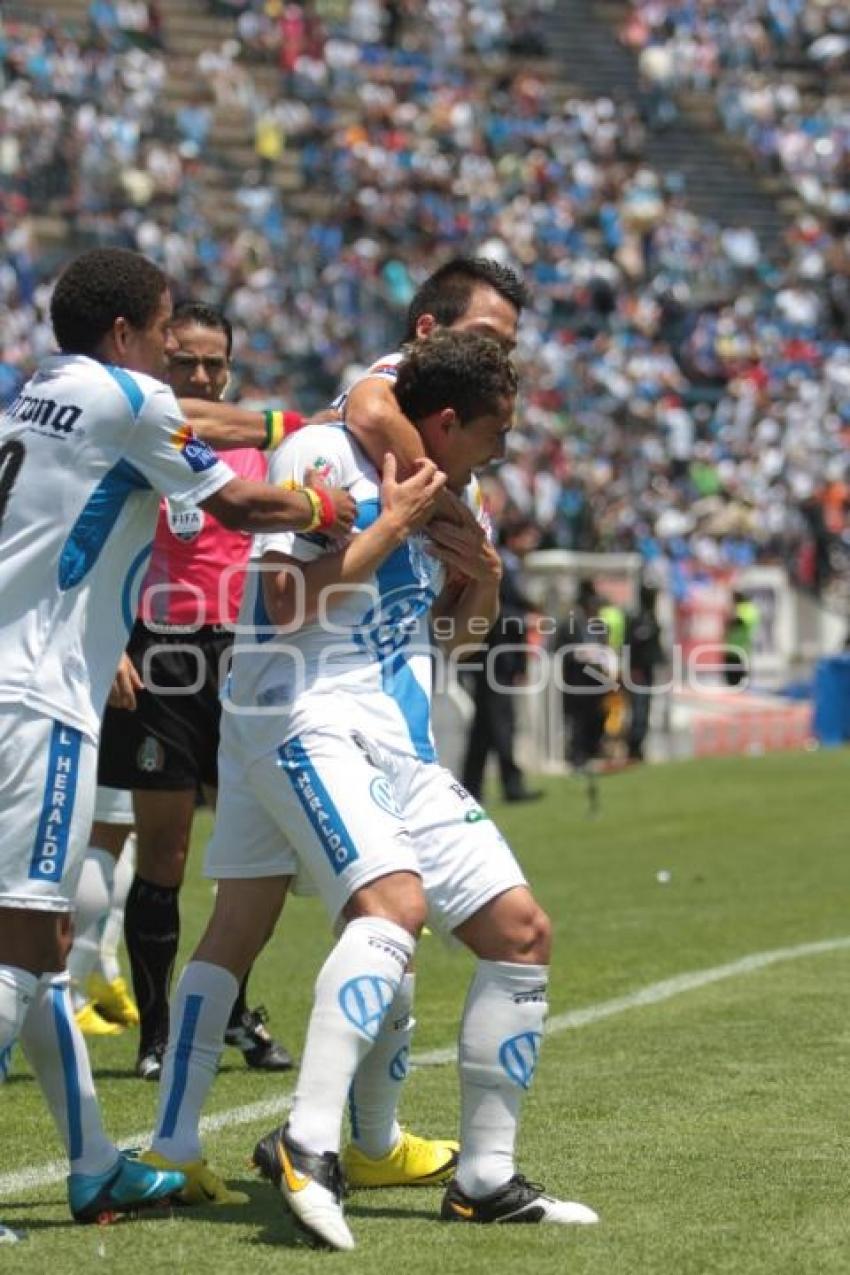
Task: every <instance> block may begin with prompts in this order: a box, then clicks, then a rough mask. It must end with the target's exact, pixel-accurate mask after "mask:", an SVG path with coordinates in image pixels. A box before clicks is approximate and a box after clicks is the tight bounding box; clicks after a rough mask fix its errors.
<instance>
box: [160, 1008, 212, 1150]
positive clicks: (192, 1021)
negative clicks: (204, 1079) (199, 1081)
mask: <svg viewBox="0 0 850 1275" xmlns="http://www.w3.org/2000/svg"><path fill="white" fill-rule="evenodd" d="M203 1003H204V998H203V996H198V995H194V996H187V997H186V1002H185V1004H184V1006H183V1021H182V1022H181V1024H180V1034H179V1035H178V1037H177V1046H176V1048H175V1050H174V1067H173V1070H172V1073H171V1090H170V1092H169V1095H168V1104H167V1106H166V1108H165V1115H164V1116H163V1117H162V1124H161V1125H160V1127H159V1130H158V1131H157V1137H158V1138H173V1137H174V1130H175V1128H176V1126H177V1117H178V1116H179V1115H180V1108H181V1107H182V1105H183V1098H184V1096H185V1094H186V1086H187V1084H188V1083H189V1059H190V1057H191V1056H192V1046H193V1045H194V1043H195V1032H196V1031H197V1030H198V1019H199V1017H200V1014H201V1006H202V1005H203Z"/></svg>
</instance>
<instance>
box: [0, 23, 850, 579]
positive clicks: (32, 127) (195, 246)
mask: <svg viewBox="0 0 850 1275" xmlns="http://www.w3.org/2000/svg"><path fill="white" fill-rule="evenodd" d="M726 7H728V6H726ZM590 8H591V6H590V5H588V4H586V3H584V4H582V3H579V0H569V3H567V4H563V5H561V4H559V5H549V4H546V3H543V2H542V0H541V2H538V3H529V4H528V5H525V6H522V14H521V17H517V16H516V9H517V6H508V5H500V4H487V5H484V4H469V5H451V4H440V3H437V2H436V0H433V2H432V3H429V4H425V5H416V6H410V5H406V4H404V3H396V4H389V5H381V4H378V3H376V2H374V0H357V3H353V4H350V5H349V4H342V3H339V2H338V0H318V2H317V3H315V4H313V5H306V4H305V5H303V6H302V5H297V4H287V5H283V4H280V3H277V2H276V0H264V2H262V0H257V2H253V0H248V2H244V0H233V2H230V0H210V2H209V4H208V5H207V6H206V7H204V6H202V5H199V4H195V3H191V2H190V0H172V2H171V3H169V5H168V6H161V5H156V4H147V5H145V4H134V3H130V4H120V3H117V2H113V0H94V3H91V4H88V3H86V0H56V2H54V3H53V4H52V6H51V11H52V13H53V15H54V16H53V18H52V19H51V20H49V21H47V22H41V23H39V24H38V25H35V24H34V23H33V21H32V17H31V14H30V15H29V16H28V14H27V10H26V8H25V7H16V6H13V5H4V6H3V8H2V33H1V34H0V67H2V87H0V107H2V110H3V115H4V126H3V130H2V135H0V209H2V214H0V215H2V222H3V229H4V232H5V236H4V238H5V245H4V254H3V259H2V263H1V264H0V297H2V300H3V301H4V303H5V308H4V313H3V316H2V317H0V392H2V393H3V394H4V396H5V395H8V394H10V393H11V392H12V390H13V389H14V386H15V384H16V382H17V380H18V379H19V378H20V376H21V375H22V373H23V372H24V371H25V370H26V369H27V368H28V367H29V366H31V365H32V363H33V362H34V361H35V360H36V359H37V358H38V357H39V356H40V355H41V354H43V353H44V351H45V348H46V346H47V344H49V335H48V328H47V324H46V321H45V313H46V310H45V307H46V301H47V296H48V288H49V283H50V278H51V276H52V273H53V271H54V269H55V266H56V263H57V261H58V260H59V258H60V257H61V256H62V254H63V253H66V252H67V251H68V250H69V249H70V248H71V247H79V246H85V245H87V244H90V243H92V242H107V243H118V244H123V245H127V246H131V247H136V248H138V249H140V250H142V251H144V252H146V253H148V254H149V255H150V256H152V257H153V258H154V259H156V260H157V261H159V262H161V263H162V264H164V265H165V266H166V267H167V269H168V270H169V272H170V273H171V274H172V276H173V277H174V278H175V279H176V280H177V282H178V285H179V287H180V289H181V290H184V291H185V292H186V293H190V294H191V295H192V296H194V297H199V298H205V299H208V300H211V301H213V302H216V303H222V302H223V303H224V305H225V306H226V308H227V310H228V312H229V313H230V315H231V317H232V318H233V320H234V325H235V328H236V353H237V362H236V367H237V370H238V377H237V384H236V389H237V391H238V393H239V394H240V395H241V396H242V397H243V398H245V399H247V400H251V401H271V400H279V399H285V400H288V401H292V400H295V401H297V402H298V403H299V404H300V405H302V406H305V407H308V408H309V407H316V406H319V405H321V404H323V403H324V402H326V401H327V399H328V397H329V396H330V394H331V392H332V390H333V389H334V388H335V386H336V385H337V384H338V382H339V381H340V380H341V379H345V378H347V377H350V376H352V375H353V374H355V373H356V371H357V370H358V369H359V368H361V367H362V366H363V365H364V364H366V363H367V362H368V361H369V358H370V356H371V354H373V353H374V351H376V350H381V349H385V348H391V347H392V345H393V344H394V341H395V339H396V334H397V331H398V328H399V327H400V324H401V318H402V315H403V312H404V307H405V304H406V302H407V300H408V299H409V297H410V295H411V293H412V290H413V288H414V287H415V285H416V283H417V282H418V281H419V280H420V279H421V278H422V277H423V275H424V274H425V273H427V271H428V270H429V269H430V268H431V266H432V264H433V260H434V257H435V255H438V254H440V253H448V252H451V251H478V252H482V253H487V254H491V255H494V256H498V257H502V258H504V259H506V260H510V261H512V262H514V263H516V264H518V265H519V266H520V267H521V268H522V270H523V272H524V273H525V275H526V277H527V278H528V281H529V283H530V285H531V287H532V289H533V292H534V296H535V303H536V304H535V307H534V313H533V314H532V315H531V316H530V317H529V320H528V322H527V323H526V324H525V328H524V334H523V337H522V345H521V350H520V355H521V358H522V361H523V368H524V371H525V377H524V380H525V385H526V393H525V402H524V406H523V417H522V421H521V426H520V428H519V429H518V430H517V431H516V434H515V438H514V440H513V441H512V444H511V448H510V456H509V460H508V463H507V464H506V465H505V466H504V467H503V468H502V470H501V471H500V473H499V476H498V477H497V478H495V479H493V480H492V481H491V482H490V497H491V501H492V503H493V507H494V510H495V512H496V514H497V516H498V515H499V514H500V513H501V512H504V511H505V510H507V509H511V508H513V509H517V510H519V511H520V512H522V513H526V514H529V513H530V514H531V515H532V516H533V517H534V518H535V520H536V521H537V522H538V524H539V526H540V528H541V533H542V539H541V544H542V546H543V547H547V546H552V547H558V548H564V549H574V550H605V551H632V550H637V551H638V552H640V553H641V554H642V555H643V557H644V559H645V560H646V561H647V562H649V563H651V564H652V566H653V571H654V573H655V575H656V577H657V578H658V579H659V580H661V582H662V583H667V584H669V585H670V587H671V588H672V589H673V590H674V592H675V591H676V590H679V591H681V590H684V589H685V588H686V587H687V582H688V579H689V578H690V577H691V576H693V574H694V573H695V572H696V573H699V572H714V571H729V570H733V569H739V568H741V567H746V566H748V565H749V564H752V563H756V562H779V563H782V564H784V565H786V566H787V567H788V569H789V570H790V572H791V573H792V575H793V576H794V577H795V578H796V579H797V580H798V581H799V582H800V583H802V584H804V585H806V586H807V587H809V588H811V589H812V590H814V591H818V590H822V589H823V588H824V587H825V586H826V585H827V584H828V583H829V581H830V580H831V579H832V578H833V576H834V575H835V572H836V570H837V569H840V568H841V567H842V566H843V562H844V558H845V557H846V553H847V541H846V507H847V487H846V484H845V469H846V463H845V459H844V454H845V448H846V445H847V442H848V437H849V436H850V435H848V430H850V351H848V346H847V344H846V337H845V333H844V327H845V318H846V314H845V310H844V309H843V307H842V299H841V287H840V285H841V284H842V283H843V285H844V286H845V290H846V285H847V282H848V280H850V256H848V255H847V253H846V251H845V246H844V240H843V239H842V237H841V236H840V234H839V233H838V231H837V230H836V229H835V218H834V217H833V219H832V223H830V224H829V225H828V224H827V220H828V219H827V218H826V217H825V216H821V215H815V214H813V213H811V212H810V213H806V214H805V215H801V216H798V217H797V218H796V220H794V219H792V220H791V221H790V222H787V223H786V222H785V221H784V220H783V219H784V217H785V214H786V213H788V212H789V211H791V209H790V206H788V205H787V203H786V202H785V200H784V199H783V198H780V194H781V192H778V188H776V187H775V186H771V184H770V182H769V181H768V182H767V184H766V185H765V184H764V183H762V184H759V181H760V179H761V176H764V174H760V172H759V165H758V164H755V165H754V166H753V167H752V171H751V173H750V175H749V176H747V175H746V173H745V171H744V169H743V168H742V167H741V163H740V158H739V157H736V156H735V155H733V154H732V152H731V151H728V150H726V149H724V148H723V147H722V146H721V145H719V144H713V143H712V140H711V138H710V136H709V132H708V131H707V129H706V127H705V121H704V120H703V123H702V124H700V122H699V120H696V121H695V122H694V123H693V127H692V126H691V116H690V115H688V113H687V112H688V110H689V109H690V108H689V106H688V103H687V102H685V103H684V104H682V103H676V104H675V111H676V113H677V114H676V118H675V119H669V120H668V119H666V118H665V117H664V112H663V111H662V112H661V117H660V118H659V117H658V112H657V103H656V104H655V106H653V101H652V94H651V93H649V95H647V91H645V90H646V69H645V68H644V71H643V72H642V71H641V69H640V67H639V65H638V64H637V63H636V62H635V59H634V58H633V56H632V53H630V52H629V51H628V49H629V48H630V49H632V50H637V51H638V52H640V49H641V46H642V45H643V46H646V47H648V46H649V45H650V43H651V44H652V47H653V48H654V47H656V45H657V46H658V47H666V43H665V40H666V42H667V43H670V44H671V45H672V52H673V54H674V57H673V60H674V61H675V64H676V66H677V68H678V67H679V65H680V60H681V65H682V66H684V67H686V68H689V70H688V72H687V74H688V76H689V79H688V83H687V85H685V86H683V87H684V88H687V90H688V92H690V91H691V90H692V89H694V87H696V89H698V90H699V92H701V93H703V94H704V93H706V92H712V93H717V95H718V96H717V102H718V105H719V109H721V112H723V111H725V114H726V115H727V116H729V114H730V109H731V108H729V106H728V101H731V99H732V97H734V96H735V94H734V92H733V88H734V85H735V84H736V83H738V79H739V78H740V77H741V76H744V77H746V76H747V75H751V74H758V75H760V76H761V77H762V78H765V79H766V80H768V81H769V80H770V76H771V75H772V74H773V73H774V68H775V67H776V66H779V65H780V63H779V61H777V59H778V58H779V56H780V53H781V54H782V56H783V57H786V58H787V57H791V56H792V54H793V56H794V57H795V58H797V60H798V61H799V59H800V57H801V56H803V57H805V54H801V48H802V45H801V44H800V41H799V40H798V39H797V34H794V36H793V39H792V38H791V37H789V39H788V40H787V41H786V43H785V44H783V43H782V36H781V34H777V32H776V31H774V30H773V28H772V27H771V25H770V21H768V19H767V18H765V17H764V14H765V13H767V14H773V13H774V11H775V10H777V11H778V10H781V11H782V12H785V11H786V10H787V12H788V14H789V15H790V17H789V19H788V21H789V23H791V29H792V30H793V32H794V33H798V32H799V30H802V29H803V24H804V21H805V20H807V15H811V14H812V13H813V12H815V11H816V10H819V9H820V8H821V6H817V5H803V4H791V3H790V0H789V3H788V4H787V5H785V6H782V5H777V4H768V3H767V0H764V3H762V2H761V0H751V3H748V4H747V5H746V6H735V8H736V9H740V10H742V11H743V10H746V17H747V22H749V23H750V25H749V26H747V27H746V30H747V32H748V33H749V35H748V40H744V41H743V43H741V42H740V41H739V42H737V43H735V44H734V45H733V46H732V47H733V49H734V50H735V51H736V57H737V61H734V60H733V63H732V64H730V65H729V66H727V65H726V63H727V62H729V61H730V50H729V48H728V47H727V46H726V44H724V43H723V42H724V40H725V39H726V37H725V36H724V34H723V32H724V27H723V24H722V23H720V22H719V21H714V20H712V19H711V18H710V13H711V12H713V10H714V9H718V10H719V9H723V8H724V6H702V5H698V4H696V3H694V4H691V5H688V4H678V5H676V6H673V5H672V4H665V3H662V2H658V3H649V2H647V3H643V4H638V5H635V6H634V7H630V6H628V5H624V4H614V3H606V4H604V5H594V6H593V10H594V13H591V12H590ZM724 12H725V9H724ZM830 12H832V10H830ZM512 14H513V16H511V15H512ZM707 14H708V15H709V16H706V15H707ZM688 21H690V22H691V26H694V24H696V27H697V30H698V34H697V36H693V34H691V35H690V36H688V35H687V29H686V24H687V22H688ZM741 21H742V22H743V21H744V19H743V18H742V19H741ZM677 23H679V24H680V25H679V26H677V25H676V24H677ZM700 23H701V24H702V25H700ZM682 24H685V25H684V26H683V25H682ZM794 24H796V25H794ZM618 25H619V26H620V31H621V35H622V39H623V42H621V43H619V44H618V43H617V40H616V38H615V33H616V29H617V26H618ZM732 25H733V26H734V25H735V24H734V23H733V24H732ZM744 25H745V26H746V23H745V24H744ZM703 28H705V30H706V31H708V32H709V35H710V37H711V38H710V39H709V36H705V37H703V35H702V32H703ZM736 30H737V27H736ZM806 30H808V28H806ZM653 33H654V34H653ZM659 33H660V34H659ZM687 38H690V39H691V44H692V45H694V47H693V48H692V49H691V53H690V55H689V57H685V56H684V54H683V53H682V49H681V45H682V42H683V41H686V39H687ZM712 39H713V40H714V41H715V44H711V40H712ZM795 41H796V42H795ZM715 45H716V47H715ZM721 45H723V47H721ZM435 48H439V49H440V53H441V57H440V60H439V63H437V61H436V60H435V59H434V58H433V56H432V55H433V52H434V50H435ZM810 48H811V46H810ZM777 50H778V52H777ZM544 51H545V55H544ZM709 54H710V55H709ZM482 55H486V57H485V58H482ZM809 60H810V59H809ZM756 61H758V64H759V68H760V69H759V71H758V72H754V71H753V70H752V68H751V64H752V63H754V62H756ZM741 63H743V65H742V64H741ZM437 65H439V67H440V70H439V72H437V71H436V70H435V69H434V68H435V67H436V66H437ZM842 67H843V61H842V59H841V58H839V59H837V60H836V59H835V58H831V59H827V60H826V61H821V62H819V63H818V78H819V80H820V81H821V82H823V83H826V84H827V85H829V84H830V83H831V78H830V77H831V76H833V75H836V76H837V77H838V83H839V84H840V83H841V82H843V81H842V76H843V70H842ZM662 70H663V68H662ZM677 74H678V71H677ZM801 74H802V72H801ZM641 77H643V81H642V79H641ZM642 83H643V87H642ZM782 83H784V81H782ZM618 84H619V90H617V87H616V86H617V85H618ZM779 85H780V81H779V80H778V79H777V80H776V81H775V82H774V95H775V93H777V92H778V91H779ZM671 87H672V89H676V88H678V85H673V86H671ZM724 94H725V97H724ZM671 96H672V97H675V94H674V93H672V92H671ZM735 100H736V101H737V102H739V105H740V111H739V115H738V116H737V117H736V119H738V120H739V123H740V121H741V120H743V116H742V115H741V112H742V111H744V112H745V111H746V110H748V109H749V107H747V106H746V103H747V102H749V101H750V98H748V97H747V96H746V94H744V93H738V94H737V97H735ZM830 100H833V99H831V98H830ZM835 100H836V101H838V100H839V99H835ZM724 102H727V105H726V106H723V103H724ZM691 105H692V104H691ZM836 109H838V108H837V107H836ZM821 122H822V124H823V127H824V128H826V127H827V123H826V122H825V121H821ZM736 127H737V125H736ZM741 127H743V124H741ZM745 131H746V130H745ZM763 131H764V130H763ZM774 133H775V134H776V136H775V138H774V140H776V141H777V145H778V140H777V139H778V135H779V131H778V130H774ZM689 137H690V139H691V140H690V151H691V154H690V155H688V154H687V151H688V146H689V141H688V139H689ZM820 140H823V138H821V139H820ZM836 145H837V144H836ZM736 154H737V153H736ZM700 173H702V179H700ZM683 174H684V175H685V176H684V177H683ZM768 176H769V174H768ZM685 178H686V179H685ZM757 178H759V181H757V180H756V179H757ZM732 191H737V192H738V193H737V197H736V198H735V199H733V198H732V195H731V193H730V192H732ZM795 207H799V205H795ZM724 209H725V210H726V212H727V213H728V215H729V218H730V219H729V220H728V221H726V222H725V223H724V220H723V213H724ZM745 213H748V215H749V220H747V217H746V216H745V215H744V214H745ZM841 253H844V257H840V254H841Z"/></svg>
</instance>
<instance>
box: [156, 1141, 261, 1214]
mask: <svg viewBox="0 0 850 1275" xmlns="http://www.w3.org/2000/svg"><path fill="white" fill-rule="evenodd" d="M139 1159H140V1160H141V1161H142V1163H143V1164H149V1165H150V1166H151V1168H152V1169H164V1170H165V1171H166V1172H174V1171H176V1172H178V1173H182V1174H183V1175H184V1176H185V1178H186V1185H185V1186H184V1188H183V1190H182V1191H180V1192H179V1194H178V1195H176V1196H175V1203H176V1204H190V1205H191V1204H215V1205H228V1204H229V1205H235V1204H249V1203H250V1200H251V1197H250V1196H249V1195H246V1194H245V1192H244V1191H233V1190H231V1188H230V1187H229V1186H228V1185H227V1183H226V1182H225V1181H224V1178H220V1177H219V1176H218V1174H217V1173H213V1171H212V1169H211V1168H210V1167H209V1165H208V1164H207V1162H206V1160H187V1161H185V1162H184V1163H182V1164H179V1163H178V1162H177V1161H176V1160H167V1159H166V1158H165V1156H164V1155H158V1154H157V1152H156V1151H143V1152H142V1154H141V1155H140V1156H139Z"/></svg>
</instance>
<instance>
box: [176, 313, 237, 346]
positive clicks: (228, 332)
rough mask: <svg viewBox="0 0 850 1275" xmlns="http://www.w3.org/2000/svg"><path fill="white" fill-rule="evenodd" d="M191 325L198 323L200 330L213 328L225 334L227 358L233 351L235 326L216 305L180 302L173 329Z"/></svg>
mask: <svg viewBox="0 0 850 1275" xmlns="http://www.w3.org/2000/svg"><path fill="white" fill-rule="evenodd" d="M189 323H197V325H198V327H199V328H212V329H213V331H215V332H223V333H224V335H225V338H226V340H227V357H228V358H230V354H231V351H232V350H233V325H232V324H231V322H230V320H229V319H228V318H227V316H226V315H225V314H224V313H223V311H221V310H217V309H216V307H215V306H214V305H205V304H204V302H203V301H179V302H178V303H177V305H176V306H175V307H174V313H173V314H172V316H171V325H170V326H171V327H172V328H179V327H182V326H184V325H185V324H189Z"/></svg>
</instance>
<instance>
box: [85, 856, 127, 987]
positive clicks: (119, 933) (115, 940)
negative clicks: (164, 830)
mask: <svg viewBox="0 0 850 1275" xmlns="http://www.w3.org/2000/svg"><path fill="white" fill-rule="evenodd" d="M135 873H136V834H135V832H131V833H130V835H129V837H128V838H127V840H126V841H125V843H124V849H123V850H122V851H121V854H120V855H119V857H118V862H117V863H116V864H115V871H114V873H113V877H112V895H111V898H110V900H109V915H108V916H107V918H106V924H105V925H104V927H103V935H102V936H101V940H100V949H99V951H98V960H97V963H96V964H95V967H94V968H95V971H96V973H98V974H100V975H101V977H102V978H105V979H106V981H107V983H114V982H115V980H116V978H118V977H119V976H120V974H121V966H120V965H119V964H118V947H119V944H120V943H121V939H122V938H123V937H124V904H125V903H126V902H127V895H128V894H129V893H130V886H131V885H132V884H133V877H134V876H135Z"/></svg>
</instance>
